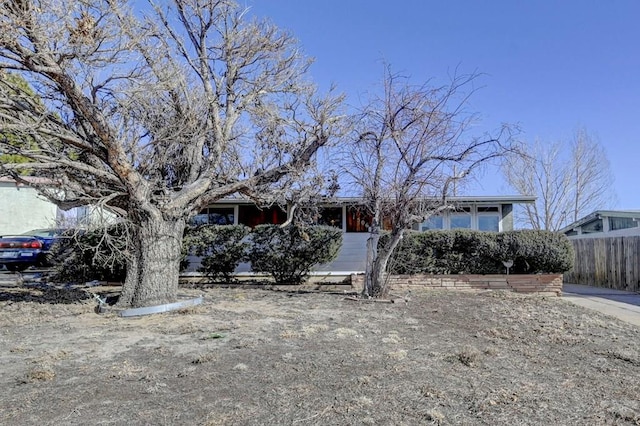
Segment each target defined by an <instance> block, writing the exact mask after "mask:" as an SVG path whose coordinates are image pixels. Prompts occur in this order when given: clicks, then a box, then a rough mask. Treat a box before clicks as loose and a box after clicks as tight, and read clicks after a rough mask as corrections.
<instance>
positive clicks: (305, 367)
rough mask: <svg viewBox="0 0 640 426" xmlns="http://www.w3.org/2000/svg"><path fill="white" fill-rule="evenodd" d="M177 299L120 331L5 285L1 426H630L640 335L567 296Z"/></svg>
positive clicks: (80, 306)
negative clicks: (179, 304)
mask: <svg viewBox="0 0 640 426" xmlns="http://www.w3.org/2000/svg"><path fill="white" fill-rule="evenodd" d="M91 290H92V291H96V292H99V291H101V289H100V288H99V287H95V288H92V289H91ZM181 294H182V295H183V296H185V297H197V296H204V299H205V303H204V304H203V305H200V306H198V307H194V308H190V309H188V310H185V311H182V312H173V313H165V314H158V315H153V316H146V317H139V318H135V319H124V318H120V317H118V316H117V315H116V314H115V313H113V312H108V313H105V314H96V313H95V312H94V307H95V306H96V303H95V302H94V301H93V300H91V299H85V300H79V299H82V298H83V297H84V293H83V292H82V291H68V290H67V291H65V290H53V289H52V290H42V289H38V288H34V287H26V288H25V287H23V288H17V287H13V286H4V287H0V389H2V392H1V393H0V424H2V425H87V424H92V425H429V424H439V425H457V424H465V425H476V424H486V425H520V424H522V425H524V424H527V425H599V424H607V425H609V424H612V425H627V424H631V425H633V424H635V425H639V424H640V400H639V396H640V328H638V327H634V326H632V325H627V324H625V323H622V322H620V321H618V320H615V319H612V318H609V317H606V316H603V315H600V314H597V313H594V312H592V311H589V310H586V309H583V308H580V307H577V306H574V305H571V304H570V303H568V302H566V301H563V300H562V299H560V298H552V297H549V298H542V297H524V296H517V295H512V294H505V293H500V292H482V293H453V292H434V291H431V292H427V291H425V292H421V293H419V294H416V293H413V294H411V295H409V296H408V299H409V300H408V301H407V302H406V303H405V302H402V303H394V304H385V303H368V302H356V301H350V300H346V299H345V296H344V295H342V294H317V293H316V294H310V293H306V294H299V293H287V292H282V291H280V292H276V291H268V290H263V289H221V288H209V289H182V290H181ZM403 296H404V295H403Z"/></svg>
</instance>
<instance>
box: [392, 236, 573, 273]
mask: <svg viewBox="0 0 640 426" xmlns="http://www.w3.org/2000/svg"><path fill="white" fill-rule="evenodd" d="M387 240H388V235H384V236H382V237H381V238H380V244H381V245H383V244H385V243H386V241H387ZM508 260H511V261H513V266H512V267H511V268H510V270H509V272H510V273H514V274H537V273H562V272H566V271H568V270H570V269H571V268H572V267H573V246H572V244H571V242H570V241H569V240H568V239H567V237H566V236H565V235H563V234H560V233H556V232H549V231H534V230H519V231H508V232H500V233H498V232H483V231H471V230H448V231H427V232H416V231H407V232H406V233H405V235H404V238H403V240H402V241H401V242H400V244H399V245H398V248H397V249H396V252H395V253H394V255H393V256H392V258H391V260H390V262H389V268H388V269H389V272H390V273H392V274H502V273H504V272H505V266H504V265H503V263H502V262H503V261H508Z"/></svg>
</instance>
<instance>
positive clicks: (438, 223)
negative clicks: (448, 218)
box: [420, 216, 444, 231]
mask: <svg viewBox="0 0 640 426" xmlns="http://www.w3.org/2000/svg"><path fill="white" fill-rule="evenodd" d="M443 228H444V220H443V217H442V216H431V217H430V218H429V219H427V220H425V221H424V222H422V223H421V224H420V230H421V231H429V230H431V229H443Z"/></svg>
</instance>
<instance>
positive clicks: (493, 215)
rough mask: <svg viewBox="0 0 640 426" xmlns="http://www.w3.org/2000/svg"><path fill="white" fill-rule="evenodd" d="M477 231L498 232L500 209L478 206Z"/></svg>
mask: <svg viewBox="0 0 640 426" xmlns="http://www.w3.org/2000/svg"><path fill="white" fill-rule="evenodd" d="M477 212H478V230H480V231H493V232H498V231H500V209H499V208H498V206H478V208H477Z"/></svg>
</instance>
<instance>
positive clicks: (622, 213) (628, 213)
mask: <svg viewBox="0 0 640 426" xmlns="http://www.w3.org/2000/svg"><path fill="white" fill-rule="evenodd" d="M603 217H629V218H635V219H640V210H596V211H594V212H592V213H589V214H588V215H586V216H584V217H583V218H581V219H578V220H576V221H575V222H573V223H570V224H569V225H567V226H565V227H564V228H562V229H561V230H560V231H559V232H562V233H566V232H568V231H571V230H572V229H573V228H578V227H580V226H582V225H584V224H585V223H588V222H591V221H592V220H595V219H599V218H603Z"/></svg>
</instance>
